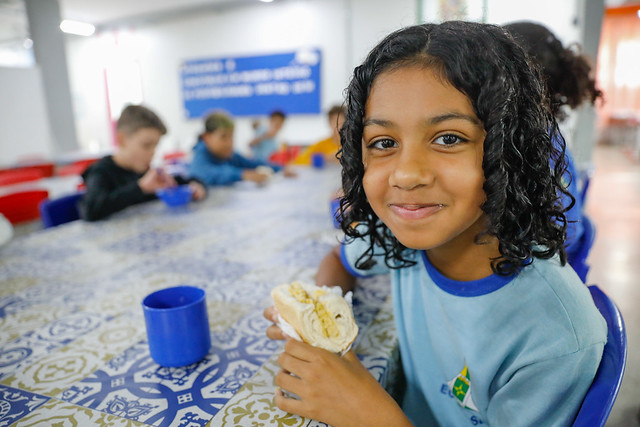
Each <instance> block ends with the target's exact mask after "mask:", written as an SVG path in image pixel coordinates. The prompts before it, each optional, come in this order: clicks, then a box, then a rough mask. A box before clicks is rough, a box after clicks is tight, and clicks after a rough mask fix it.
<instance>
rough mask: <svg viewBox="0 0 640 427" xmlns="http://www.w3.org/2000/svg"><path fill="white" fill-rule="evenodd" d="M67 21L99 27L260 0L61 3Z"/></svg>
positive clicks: (84, 0)
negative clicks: (72, 20)
mask: <svg viewBox="0 0 640 427" xmlns="http://www.w3.org/2000/svg"><path fill="white" fill-rule="evenodd" d="M58 1H59V3H60V14H61V15H62V18H63V19H65V18H66V19H76V20H79V21H85V22H90V23H92V24H95V25H104V24H111V23H116V22H117V21H129V20H132V19H144V18H145V17H152V18H153V17H156V16H160V15H168V14H174V13H180V12H184V11H193V10H199V9H205V8H211V9H213V8H221V7H234V6H241V5H245V4H247V3H258V0H58Z"/></svg>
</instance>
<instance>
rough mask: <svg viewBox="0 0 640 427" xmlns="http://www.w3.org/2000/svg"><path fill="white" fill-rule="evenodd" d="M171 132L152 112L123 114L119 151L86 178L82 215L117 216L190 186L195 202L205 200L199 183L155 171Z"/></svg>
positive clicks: (138, 109) (135, 109)
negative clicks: (156, 158) (162, 145)
mask: <svg viewBox="0 0 640 427" xmlns="http://www.w3.org/2000/svg"><path fill="white" fill-rule="evenodd" d="M165 133H167V128H166V127H165V125H164V124H163V123H162V120H160V118H159V117H158V116H157V115H156V114H155V113H154V112H153V111H151V110H150V109H148V108H146V107H143V106H141V105H129V106H127V107H125V109H124V110H122V114H120V118H119V119H118V123H117V125H116V139H117V143H118V150H117V152H116V154H114V155H113V156H106V157H103V158H102V159H100V160H99V161H97V162H96V163H94V164H93V165H91V166H90V167H89V168H88V169H87V170H86V171H85V172H84V173H83V174H82V178H83V179H84V183H85V186H86V193H85V195H84V197H83V198H82V202H81V203H80V215H81V217H82V218H83V219H84V220H86V221H96V220H99V219H102V218H105V217H107V216H109V215H111V214H112V213H114V212H118V211H121V210H122V209H124V208H126V207H128V206H131V205H134V204H137V203H142V202H147V201H150V200H154V199H156V198H157V196H156V191H157V190H160V189H163V188H167V187H171V186H175V185H182V184H188V185H189V186H190V187H191V188H192V189H193V198H194V199H195V200H200V199H202V198H204V197H205V195H206V190H205V188H204V186H203V185H202V184H200V183H199V182H198V181H197V180H194V179H190V180H186V179H184V178H182V177H179V176H175V177H174V176H171V175H168V174H166V173H164V172H162V170H157V169H151V168H150V166H151V160H152V159H153V155H154V153H155V150H156V147H157V146H158V142H159V141H160V138H161V137H162V135H164V134H165Z"/></svg>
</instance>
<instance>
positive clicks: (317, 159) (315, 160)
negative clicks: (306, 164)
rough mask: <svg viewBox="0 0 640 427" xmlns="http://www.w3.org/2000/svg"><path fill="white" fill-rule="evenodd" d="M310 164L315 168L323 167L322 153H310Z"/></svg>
mask: <svg viewBox="0 0 640 427" xmlns="http://www.w3.org/2000/svg"><path fill="white" fill-rule="evenodd" d="M311 164H312V165H313V167H314V168H316V169H322V168H323V167H324V154H322V153H313V154H312V155H311Z"/></svg>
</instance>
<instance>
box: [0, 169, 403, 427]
mask: <svg viewBox="0 0 640 427" xmlns="http://www.w3.org/2000/svg"><path fill="white" fill-rule="evenodd" d="M338 186H339V172H338V170H337V169H332V168H329V169H325V170H322V171H318V170H301V171H300V176H299V177H298V178H297V179H285V178H282V177H279V176H278V177H275V178H274V179H273V180H272V182H270V183H269V184H268V185H267V186H265V187H258V186H256V185H254V184H245V183H241V184H238V185H236V186H235V187H232V188H214V189H211V191H210V192H209V197H208V198H207V199H206V200H205V201H203V202H200V203H192V204H190V205H189V206H187V207H185V208H180V209H170V208H168V207H166V206H164V205H163V204H162V203H161V202H159V201H156V202H150V203H147V204H144V205H139V206H134V207H131V208H129V209H127V210H125V211H124V212H121V213H119V214H116V215H114V216H113V217H112V218H110V219H109V220H107V221H102V222H98V223H85V222H82V221H76V222H73V223H69V224H66V225H63V226H60V227H57V228H52V229H48V230H43V231H39V232H36V233H32V234H29V235H26V236H21V237H19V238H17V239H15V240H14V241H12V242H11V243H9V244H8V245H7V246H5V247H2V248H0V427H1V426H8V425H14V424H15V425H19V426H36V425H37V426H40V425H61V426H67V425H69V426H71V425H78V426H90V425H109V426H120V425H122V426H131V425H145V424H150V425H157V426H169V425H171V426H185V427H186V426H204V425H211V426H222V425H238V426H312V425H323V424H322V423H318V422H316V421H312V420H306V419H302V418H300V417H297V416H294V415H291V414H287V413H284V412H282V411H280V410H279V409H277V408H276V407H275V406H274V404H273V401H272V397H273V392H274V376H275V373H276V372H277V370H278V366H277V363H276V359H277V355H278V353H279V352H280V348H281V345H282V343H280V342H274V341H270V340H269V339H268V338H267V337H266V335H265V328H266V327H267V326H268V322H267V321H266V320H265V319H263V317H262V311H263V309H264V307H266V306H267V305H270V303H271V301H270V297H269V291H270V290H271V288H272V287H274V286H275V285H278V284H280V283H285V282H289V281H292V280H295V279H301V280H307V281H313V275H314V273H315V270H316V268H317V266H318V263H319V262H320V260H321V259H322V257H323V256H324V255H325V254H326V253H327V252H328V251H329V250H330V248H331V247H332V246H333V245H335V244H336V242H337V241H338V240H339V239H340V233H339V231H338V230H336V229H334V228H333V227H332V220H331V217H330V214H329V200H330V198H331V194H332V192H333V191H335V189H336V188H338ZM178 284H188V285H193V286H198V287H201V288H203V289H205V290H206V292H207V305H208V310H209V321H210V326H211V333H212V348H211V351H210V352H209V354H208V355H207V356H206V357H205V359H204V360H202V361H201V362H199V363H195V364H193V365H190V366H186V367H183V368H164V367H161V366H159V365H157V364H156V363H154V362H153V360H151V358H150V356H149V349H148V345H147V343H146V334H145V327H144V319H143V316H142V309H141V306H140V303H141V301H142V299H143V297H144V296H145V295H147V294H149V293H150V292H153V291H155V290H157V289H161V288H165V287H170V286H175V285H178ZM388 296H389V278H388V277H386V276H385V277H378V278H374V279H367V280H363V281H361V282H360V286H359V287H358V289H357V291H356V293H355V297H354V312H355V315H356V319H357V322H358V324H359V325H360V328H361V332H360V335H359V337H358V339H357V341H356V343H355V348H356V351H357V354H358V355H359V357H360V358H361V360H362V361H363V363H364V364H365V365H366V366H367V367H368V368H369V369H370V371H371V372H372V373H373V374H374V375H375V376H376V377H377V378H378V379H379V380H380V381H381V382H383V384H388V385H390V384H391V383H392V382H390V381H388V380H387V379H388V378H394V377H395V367H396V366H397V340H396V337H395V330H394V327H393V316H392V310H391V305H390V301H389V300H388Z"/></svg>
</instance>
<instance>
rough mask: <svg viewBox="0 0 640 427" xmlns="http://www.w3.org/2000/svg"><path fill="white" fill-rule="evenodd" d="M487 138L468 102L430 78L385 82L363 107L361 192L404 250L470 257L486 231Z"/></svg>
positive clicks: (404, 72) (408, 70)
mask: <svg viewBox="0 0 640 427" xmlns="http://www.w3.org/2000/svg"><path fill="white" fill-rule="evenodd" d="M484 137H485V131H484V128H483V126H482V123H481V122H480V120H479V119H478V118H477V117H476V115H475V113H474V111H473V107H472V105H471V102H470V101H469V99H468V98H467V97H466V96H465V95H464V94H463V93H461V92H459V91H458V90H457V89H455V88H454V87H453V86H451V85H450V84H449V83H448V82H446V81H444V80H443V79H441V78H439V77H438V75H436V74H434V73H433V72H432V71H431V70H429V69H425V68H421V67H414V66H408V67H403V68H400V69H396V70H392V71H388V72H385V73H382V74H381V75H379V76H378V77H377V78H376V80H375V81H374V83H373V86H372V87H371V91H370V94H369V99H368V100H367V104H366V106H365V118H364V133H363V138H362V162H363V164H364V169H365V172H364V178H363V185H364V190H365V193H366V195H367V199H368V201H369V203H370V205H371V207H372V208H373V210H374V212H375V213H376V214H377V215H378V217H379V218H380V219H381V220H382V221H383V222H384V223H385V224H386V226H387V227H389V229H390V230H391V231H392V232H393V234H394V235H395V236H396V238H397V239H398V240H399V241H400V242H401V243H402V244H403V245H405V246H406V247H408V248H412V249H425V250H431V249H436V248H438V249H445V248H449V249H452V250H454V251H455V252H459V251H464V250H465V249H468V248H469V247H470V246H471V245H473V242H474V238H475V236H476V235H477V234H478V233H480V232H482V231H483V230H484V229H485V225H486V224H485V215H484V213H483V212H482V210H481V208H480V207H481V206H482V204H483V202H484V201H485V194H484V191H483V189H482V184H483V182H484V173H483V170H482V156H483V143H484Z"/></svg>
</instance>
